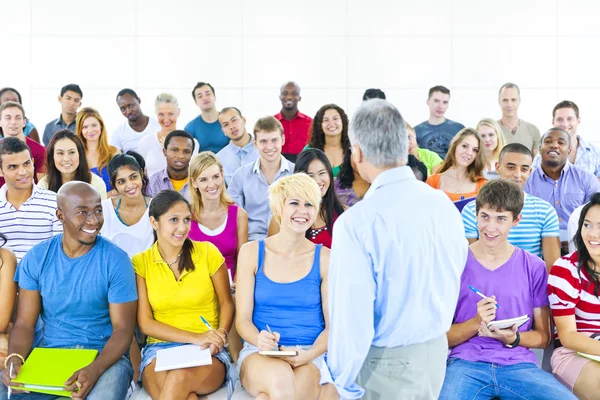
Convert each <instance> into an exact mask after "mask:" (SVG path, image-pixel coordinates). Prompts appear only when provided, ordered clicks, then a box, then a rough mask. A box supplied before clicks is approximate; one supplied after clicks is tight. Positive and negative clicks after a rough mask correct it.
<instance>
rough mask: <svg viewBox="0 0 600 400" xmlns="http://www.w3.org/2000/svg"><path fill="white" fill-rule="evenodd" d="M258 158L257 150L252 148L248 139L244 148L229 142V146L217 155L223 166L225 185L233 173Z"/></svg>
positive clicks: (251, 141) (252, 141)
mask: <svg viewBox="0 0 600 400" xmlns="http://www.w3.org/2000/svg"><path fill="white" fill-rule="evenodd" d="M258 157H260V155H259V154H258V150H256V147H254V140H252V137H250V141H249V142H248V144H247V145H245V146H244V147H239V146H236V145H235V144H233V142H229V144H228V145H227V146H225V147H223V149H222V150H221V151H219V152H218V153H217V158H218V159H219V161H220V162H221V164H223V170H224V173H225V183H226V184H227V185H229V184H230V182H231V177H233V174H234V172H235V171H237V170H238V168H240V167H241V166H242V165H246V164H248V163H253V162H254V161H256V160H257V159H258Z"/></svg>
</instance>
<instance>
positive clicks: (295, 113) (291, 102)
mask: <svg viewBox="0 0 600 400" xmlns="http://www.w3.org/2000/svg"><path fill="white" fill-rule="evenodd" d="M301 100H302V97H301V96H300V85H298V84H297V83H296V82H293V81H290V82H286V83H284V84H283V85H281V87H280V88H279V101H280V102H281V111H280V112H279V113H278V114H275V118H276V119H277V120H278V121H279V122H281V125H282V126H283V136H285V144H284V145H283V147H282V149H281V153H282V154H283V155H284V156H285V157H286V158H287V159H288V160H290V161H295V160H296V156H297V155H298V154H300V152H301V151H302V149H304V146H306V144H307V143H308V129H309V127H310V124H311V123H312V118H311V117H309V116H308V115H306V114H302V113H301V112H300V111H299V110H298V102H300V101H301Z"/></svg>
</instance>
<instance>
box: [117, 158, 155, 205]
mask: <svg viewBox="0 0 600 400" xmlns="http://www.w3.org/2000/svg"><path fill="white" fill-rule="evenodd" d="M125 154H127V155H128V156H131V157H133V158H135V159H136V160H137V162H138V164H139V165H140V168H141V169H142V172H141V174H142V194H143V195H144V196H148V195H147V192H146V190H147V189H148V183H150V180H149V179H148V176H147V175H146V160H144V157H142V155H141V154H140V153H138V152H137V151H133V150H129V151H127V152H126V153H125ZM113 187H114V185H113Z"/></svg>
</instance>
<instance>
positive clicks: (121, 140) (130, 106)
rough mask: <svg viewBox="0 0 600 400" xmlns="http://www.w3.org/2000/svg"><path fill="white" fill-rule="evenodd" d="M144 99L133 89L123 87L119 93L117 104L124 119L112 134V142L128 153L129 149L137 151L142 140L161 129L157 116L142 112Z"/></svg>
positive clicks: (122, 151)
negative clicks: (153, 116) (149, 115)
mask: <svg viewBox="0 0 600 400" xmlns="http://www.w3.org/2000/svg"><path fill="white" fill-rule="evenodd" d="M141 102H142V100H141V99H140V98H139V97H138V95H137V93H136V92H134V91H133V90H132V89H123V90H121V91H120V92H119V93H118V94H117V105H118V106H119V110H120V111H121V114H123V116H124V117H125V118H127V121H124V122H123V123H122V124H121V125H120V126H119V127H118V128H117V129H116V130H115V131H114V132H113V134H112V135H111V136H110V140H109V141H110V144H111V145H113V146H115V147H116V148H118V149H119V150H121V153H127V152H128V151H129V150H133V151H137V147H138V143H139V142H140V140H141V139H142V138H143V137H144V136H146V135H151V134H156V132H158V131H160V125H159V124H158V121H157V120H156V119H155V118H151V117H148V116H147V115H144V113H143V112H142V108H141V106H140V104H141Z"/></svg>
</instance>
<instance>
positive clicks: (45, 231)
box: [0, 137, 62, 260]
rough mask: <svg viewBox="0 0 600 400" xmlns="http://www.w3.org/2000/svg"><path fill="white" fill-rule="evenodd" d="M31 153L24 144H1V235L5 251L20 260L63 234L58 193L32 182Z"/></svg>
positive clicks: (15, 141)
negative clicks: (58, 210)
mask: <svg viewBox="0 0 600 400" xmlns="http://www.w3.org/2000/svg"><path fill="white" fill-rule="evenodd" d="M33 175H34V170H33V159H32V158H31V150H30V149H29V147H27V145H26V144H25V143H24V142H23V141H22V140H19V139H17V138H14V137H8V138H6V139H3V140H2V141H0V176H2V177H3V179H4V180H5V181H6V183H5V184H4V185H3V186H2V188H0V232H2V233H4V234H5V235H6V237H7V238H8V240H7V242H6V248H8V249H9V250H12V251H13V252H14V253H15V256H17V260H21V258H23V256H24V255H25V253H27V252H28V251H29V250H30V249H31V248H32V247H33V246H35V245H36V244H38V243H41V242H43V241H44V240H46V239H49V238H51V237H52V236H53V235H56V234H57V233H60V232H62V225H61V224H60V222H59V221H58V219H57V217H56V215H55V211H56V193H54V192H51V191H49V190H46V189H42V188H40V187H38V186H36V185H35V183H34V182H33Z"/></svg>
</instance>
